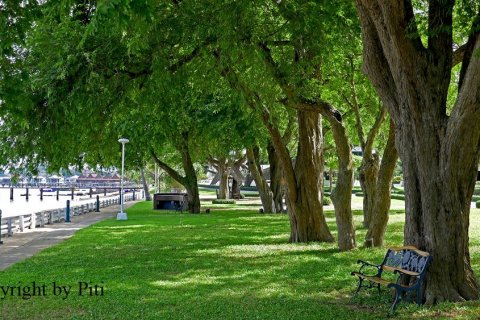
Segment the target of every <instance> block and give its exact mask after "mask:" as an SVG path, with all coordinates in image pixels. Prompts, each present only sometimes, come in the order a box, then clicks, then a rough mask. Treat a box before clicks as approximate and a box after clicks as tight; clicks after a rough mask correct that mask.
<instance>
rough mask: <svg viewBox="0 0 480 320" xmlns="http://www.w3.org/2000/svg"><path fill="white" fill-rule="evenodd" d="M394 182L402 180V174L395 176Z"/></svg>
mask: <svg viewBox="0 0 480 320" xmlns="http://www.w3.org/2000/svg"><path fill="white" fill-rule="evenodd" d="M392 182H393V183H395V184H397V183H400V182H402V176H395V177H393V180H392Z"/></svg>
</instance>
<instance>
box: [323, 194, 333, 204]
mask: <svg viewBox="0 0 480 320" xmlns="http://www.w3.org/2000/svg"><path fill="white" fill-rule="evenodd" d="M330 204H332V199H330V197H327V196H323V205H324V206H329V205H330Z"/></svg>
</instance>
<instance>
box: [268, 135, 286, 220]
mask: <svg viewBox="0 0 480 320" xmlns="http://www.w3.org/2000/svg"><path fill="white" fill-rule="evenodd" d="M267 153H268V163H269V164H270V189H271V190H272V192H273V201H274V203H275V212H278V213H280V212H285V208H284V205H283V202H284V201H283V199H284V196H285V186H284V183H283V182H282V179H283V174H282V168H281V166H280V159H279V158H278V154H277V153H276V152H275V147H274V146H273V143H272V141H271V140H269V141H268V145H267Z"/></svg>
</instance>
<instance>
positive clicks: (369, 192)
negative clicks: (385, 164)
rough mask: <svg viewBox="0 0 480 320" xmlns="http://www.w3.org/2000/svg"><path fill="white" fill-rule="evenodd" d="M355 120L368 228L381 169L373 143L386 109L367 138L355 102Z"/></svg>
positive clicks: (379, 114)
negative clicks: (359, 144) (359, 146)
mask: <svg viewBox="0 0 480 320" xmlns="http://www.w3.org/2000/svg"><path fill="white" fill-rule="evenodd" d="M354 111H355V118H356V123H357V132H358V136H359V139H360V143H361V145H362V153H363V155H362V164H361V166H360V179H359V180H360V186H361V187H362V191H363V226H364V227H365V228H368V227H369V226H370V222H371V219H372V216H373V215H374V213H373V210H374V206H375V201H376V200H375V199H376V197H377V195H376V193H377V180H378V174H379V173H378V170H379V169H380V163H379V162H380V159H379V158H378V154H376V153H374V152H373V143H374V141H375V138H376V137H377V134H378V131H379V130H380V127H381V125H382V123H383V120H384V119H385V115H386V108H385V107H381V109H380V111H379V113H378V115H377V117H376V119H375V122H374V124H373V126H372V128H370V130H369V132H368V134H367V138H366V139H365V138H364V136H363V129H362V127H363V126H362V122H361V118H360V111H359V107H358V104H357V102H356V101H355V102H354Z"/></svg>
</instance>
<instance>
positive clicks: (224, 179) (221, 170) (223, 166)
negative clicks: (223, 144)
mask: <svg viewBox="0 0 480 320" xmlns="http://www.w3.org/2000/svg"><path fill="white" fill-rule="evenodd" d="M217 170H218V176H219V177H220V183H219V184H218V199H227V195H228V171H229V169H228V164H227V159H225V158H220V159H218V166H217Z"/></svg>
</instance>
